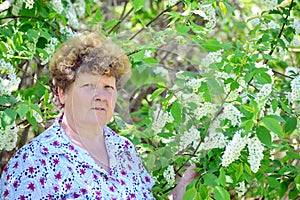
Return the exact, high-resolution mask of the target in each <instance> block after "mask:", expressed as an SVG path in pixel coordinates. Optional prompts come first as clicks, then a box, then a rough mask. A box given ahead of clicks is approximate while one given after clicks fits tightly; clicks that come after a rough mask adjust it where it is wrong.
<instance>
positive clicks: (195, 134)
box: [179, 126, 200, 150]
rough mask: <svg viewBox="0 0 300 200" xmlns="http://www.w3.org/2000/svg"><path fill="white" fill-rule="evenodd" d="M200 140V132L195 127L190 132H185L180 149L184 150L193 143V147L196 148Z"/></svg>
mask: <svg viewBox="0 0 300 200" xmlns="http://www.w3.org/2000/svg"><path fill="white" fill-rule="evenodd" d="M199 139H200V132H199V131H198V129H197V128H196V127H195V126H192V127H191V128H190V129H189V130H188V131H185V132H184V133H183V135H182V136H181V137H180V141H179V149H180V150H183V149H185V148H186V147H187V146H188V145H190V144H192V143H193V147H194V148H196V147H197V145H198V142H199Z"/></svg>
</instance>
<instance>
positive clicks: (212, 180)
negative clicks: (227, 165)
mask: <svg viewBox="0 0 300 200" xmlns="http://www.w3.org/2000/svg"><path fill="white" fill-rule="evenodd" d="M203 179H204V183H205V184H206V185H209V186H217V185H219V181H218V177H216V175H214V174H212V173H207V174H205V175H204V176H203Z"/></svg>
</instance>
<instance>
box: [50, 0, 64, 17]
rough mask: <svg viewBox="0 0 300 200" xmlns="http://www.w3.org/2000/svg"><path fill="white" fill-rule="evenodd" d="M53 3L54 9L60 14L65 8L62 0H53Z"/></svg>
mask: <svg viewBox="0 0 300 200" xmlns="http://www.w3.org/2000/svg"><path fill="white" fill-rule="evenodd" d="M50 3H51V5H52V8H53V10H55V12H57V13H58V14H61V13H62V12H63V10H64V6H63V4H62V2H61V0H51V2H50Z"/></svg>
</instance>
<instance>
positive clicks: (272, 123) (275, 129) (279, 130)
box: [262, 116, 284, 137]
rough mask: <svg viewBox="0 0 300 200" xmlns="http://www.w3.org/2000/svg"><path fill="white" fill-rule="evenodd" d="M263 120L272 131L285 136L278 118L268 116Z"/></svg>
mask: <svg viewBox="0 0 300 200" xmlns="http://www.w3.org/2000/svg"><path fill="white" fill-rule="evenodd" d="M262 122H263V124H264V125H265V126H266V127H267V128H268V129H269V130H270V131H272V132H274V133H275V134H277V135H278V136H279V137H283V135H284V134H283V131H282V127H281V126H280V124H279V123H278V121H277V120H275V119H273V118H270V117H268V116H266V117H264V118H263V119H262Z"/></svg>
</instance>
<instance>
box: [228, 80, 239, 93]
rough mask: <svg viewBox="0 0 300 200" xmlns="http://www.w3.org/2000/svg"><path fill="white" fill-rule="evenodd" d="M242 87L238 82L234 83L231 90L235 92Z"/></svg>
mask: <svg viewBox="0 0 300 200" xmlns="http://www.w3.org/2000/svg"><path fill="white" fill-rule="evenodd" d="M239 86H240V84H239V83H238V82H237V81H233V82H232V83H231V84H230V90H231V91H234V90H236V89H238V88H239Z"/></svg>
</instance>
